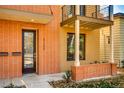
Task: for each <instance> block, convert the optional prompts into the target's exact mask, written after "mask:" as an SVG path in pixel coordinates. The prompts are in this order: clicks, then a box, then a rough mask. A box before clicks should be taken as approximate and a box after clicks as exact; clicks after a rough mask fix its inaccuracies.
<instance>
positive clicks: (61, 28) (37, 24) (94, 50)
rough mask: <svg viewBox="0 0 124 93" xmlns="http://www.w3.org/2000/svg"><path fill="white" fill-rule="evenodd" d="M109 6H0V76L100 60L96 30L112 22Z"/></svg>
mask: <svg viewBox="0 0 124 93" xmlns="http://www.w3.org/2000/svg"><path fill="white" fill-rule="evenodd" d="M112 10H113V8H112V6H111V5H110V6H99V5H80V6H79V5H76V6H74V5H67V6H54V5H53V6H42V5H41V6H33V5H31V6H25V5H22V6H5V5H3V6H0V78H10V77H18V76H22V74H23V73H31V72H34V73H37V74H51V73H58V72H62V71H66V70H70V69H71V66H72V65H74V66H80V64H91V63H94V62H96V61H100V62H102V61H101V60H100V51H101V50H100V48H101V47H100V43H101V39H100V30H101V28H104V27H110V26H112V25H113V21H112V15H113V11H112ZM109 31H110V29H108V32H109ZM74 33H75V34H74ZM79 33H80V35H79ZM79 38H80V39H79ZM74 41H75V43H74ZM79 44H80V45H79ZM79 50H80V51H79ZM74 60H75V61H74ZM97 67H98V66H97ZM108 67H110V66H108ZM110 69H111V68H110ZM109 72H111V71H109ZM97 73H98V72H97ZM105 73H106V72H105ZM104 75H106V74H104Z"/></svg>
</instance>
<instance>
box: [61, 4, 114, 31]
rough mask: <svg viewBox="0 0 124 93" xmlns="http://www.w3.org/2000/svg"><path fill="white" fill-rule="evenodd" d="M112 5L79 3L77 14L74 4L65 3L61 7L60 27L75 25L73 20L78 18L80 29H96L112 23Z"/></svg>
mask: <svg viewBox="0 0 124 93" xmlns="http://www.w3.org/2000/svg"><path fill="white" fill-rule="evenodd" d="M112 15H113V7H112V6H104V7H103V6H102V8H101V6H98V5H91V6H90V5H80V6H79V14H78V15H77V14H76V6H74V5H66V6H63V7H62V22H61V26H62V27H75V26H74V25H75V20H80V29H81V28H82V29H92V30H94V29H98V28H102V27H106V26H110V25H113V21H112V20H111V16H112Z"/></svg>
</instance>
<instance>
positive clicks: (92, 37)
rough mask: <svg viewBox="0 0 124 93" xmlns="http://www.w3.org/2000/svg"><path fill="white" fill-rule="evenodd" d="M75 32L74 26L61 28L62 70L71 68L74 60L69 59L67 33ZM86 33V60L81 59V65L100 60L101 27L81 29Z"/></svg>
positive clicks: (81, 31)
mask: <svg viewBox="0 0 124 93" xmlns="http://www.w3.org/2000/svg"><path fill="white" fill-rule="evenodd" d="M68 32H71V33H74V29H73V28H61V30H60V63H61V71H66V70H70V69H71V66H72V65H73V64H74V61H67V33H68ZM80 33H83V34H85V40H86V41H85V60H80V62H81V65H83V64H89V63H93V62H94V61H99V59H100V58H99V57H100V56H99V52H100V51H99V50H100V49H99V41H100V40H99V36H100V35H99V34H100V31H99V29H97V30H92V31H85V30H83V29H81V30H80Z"/></svg>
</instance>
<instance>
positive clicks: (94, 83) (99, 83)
mask: <svg viewBox="0 0 124 93" xmlns="http://www.w3.org/2000/svg"><path fill="white" fill-rule="evenodd" d="M49 84H50V85H51V86H52V87H54V88H124V75H118V76H116V77H111V78H104V79H97V80H89V81H82V82H74V81H70V82H69V83H67V82H66V80H58V81H51V82H49Z"/></svg>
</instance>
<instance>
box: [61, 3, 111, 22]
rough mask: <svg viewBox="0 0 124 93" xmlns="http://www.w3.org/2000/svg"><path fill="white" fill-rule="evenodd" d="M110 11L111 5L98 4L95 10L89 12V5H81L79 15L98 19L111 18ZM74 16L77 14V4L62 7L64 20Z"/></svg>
mask: <svg viewBox="0 0 124 93" xmlns="http://www.w3.org/2000/svg"><path fill="white" fill-rule="evenodd" d="M94 7H95V6H94ZM110 13H111V8H110V6H104V7H103V6H96V8H95V9H94V11H93V12H92V11H90V12H89V11H88V8H87V6H85V5H80V14H79V15H80V16H86V17H92V18H96V19H103V20H110ZM73 16H75V5H65V6H63V7H62V21H65V20H67V19H68V18H71V17H73Z"/></svg>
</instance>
